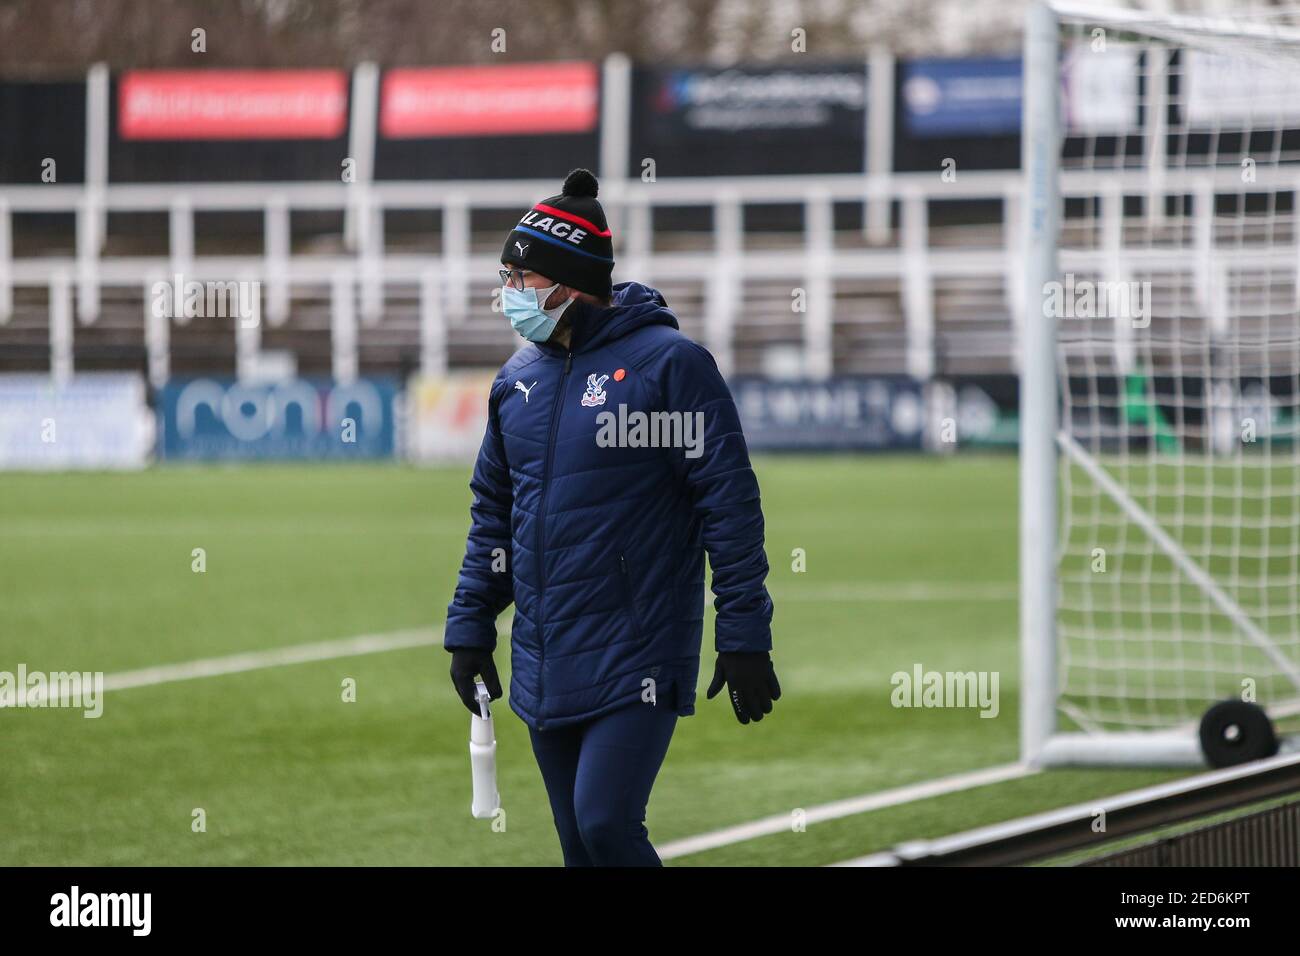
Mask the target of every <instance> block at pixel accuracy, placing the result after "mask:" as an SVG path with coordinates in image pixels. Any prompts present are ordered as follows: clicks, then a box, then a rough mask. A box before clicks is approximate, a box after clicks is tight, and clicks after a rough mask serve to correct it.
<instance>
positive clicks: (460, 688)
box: [451, 647, 501, 717]
mask: <svg viewBox="0 0 1300 956" xmlns="http://www.w3.org/2000/svg"><path fill="white" fill-rule="evenodd" d="M480 676H481V677H482V678H483V683H484V684H485V685H487V691H488V699H489V700H496V699H497V698H498V697H500V696H501V680H500V678H498V677H497V666H496V664H494V663H493V661H492V652H491V651H481V650H476V649H474V648H468V647H465V648H457V649H456V650H454V651H452V652H451V683H452V686H453V687H455V688H456V693H457V694H458V695H459V696H460V699H461V700H462V701H463V702H464V704H465V706H466V708H468V710H469V712H470V713H471V714H473V715H474V716H476V717H481V716H482V714H480V713H479V709H478V701H477V700H476V699H475V695H476V694H477V693H478V688H477V687H475V686H474V678H475V677H480Z"/></svg>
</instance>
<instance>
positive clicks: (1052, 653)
mask: <svg viewBox="0 0 1300 956" xmlns="http://www.w3.org/2000/svg"><path fill="white" fill-rule="evenodd" d="M1153 21H1155V22H1164V23H1168V24H1169V26H1170V28H1171V30H1177V31H1179V32H1180V33H1181V34H1182V35H1183V36H1187V35H1195V34H1197V33H1216V34H1217V33H1220V31H1233V32H1235V33H1237V34H1240V35H1249V33H1250V27H1249V26H1248V25H1246V26H1243V25H1242V24H1239V23H1234V22H1231V21H1228V20H1216V19H1211V18H1203V17H1187V16H1182V17H1180V16H1177V15H1165V14H1159V15H1157V14H1153V13H1150V12H1146V11H1142V12H1139V11H1133V10H1105V9H1100V8H1092V7H1088V6H1083V5H1080V4H1072V3H1068V2H1052V0H1038V2H1035V3H1034V4H1033V5H1031V7H1030V9H1029V11H1028V14H1027V18H1026V25H1025V38H1024V98H1023V111H1024V112H1023V126H1022V130H1023V137H1022V164H1021V169H1022V171H1023V175H1024V184H1025V188H1024V202H1023V207H1022V208H1023V210H1024V218H1023V226H1022V230H1021V242H1022V245H1021V264H1022V269H1023V274H1022V278H1023V283H1022V285H1021V287H1020V289H1019V293H1020V304H1021V310H1022V317H1023V318H1022V321H1021V322H1020V369H1021V371H1020V665H1021V685H1020V687H1021V691H1020V704H1021V712H1020V747H1021V759H1022V762H1023V763H1025V764H1027V765H1030V766H1059V765H1108V766H1123V765H1130V766H1201V765H1203V764H1204V757H1203V756H1202V754H1201V749H1200V743H1199V739H1198V733H1197V728H1196V727H1195V726H1191V727H1180V728H1178V729H1175V730H1156V731H1131V732H1130V731H1108V732H1097V733H1088V732H1082V731H1079V732H1074V731H1071V732H1062V731H1060V730H1058V691H1059V686H1058V685H1059V654H1060V650H1059V647H1058V639H1057V593H1058V591H1057V586H1058V581H1057V531H1058V477H1059V475H1058V460H1059V459H1060V457H1061V456H1063V457H1065V458H1066V459H1068V460H1069V461H1070V462H1071V465H1072V466H1075V467H1077V468H1079V469H1081V470H1082V471H1083V472H1084V473H1085V474H1087V475H1088V476H1089V477H1090V478H1091V479H1092V480H1093V481H1094V482H1095V483H1096V485H1097V487H1098V488H1099V490H1100V491H1101V493H1102V494H1104V495H1105V496H1106V497H1108V498H1110V499H1111V500H1112V501H1113V502H1114V503H1115V504H1116V505H1117V506H1118V507H1119V508H1120V509H1122V511H1123V512H1124V514H1125V516H1126V517H1127V519H1128V520H1129V521H1131V522H1132V523H1133V524H1134V525H1135V526H1137V527H1139V528H1141V529H1142V530H1143V531H1144V532H1145V533H1146V534H1147V535H1148V536H1149V538H1150V539H1151V541H1152V543H1153V544H1154V546H1155V547H1156V548H1158V549H1159V550H1160V551H1161V552H1162V553H1163V554H1164V555H1165V556H1167V557H1168V558H1169V559H1170V561H1172V562H1173V564H1174V565H1175V566H1177V568H1178V569H1179V571H1180V572H1181V573H1182V574H1183V575H1185V577H1186V578H1187V580H1188V581H1189V582H1190V583H1191V584H1193V585H1194V586H1195V587H1197V588H1198V589H1200V591H1201V592H1202V593H1204V595H1205V596H1206V598H1207V599H1208V600H1209V601H1210V602H1212V603H1213V604H1214V605H1215V607H1216V608H1218V610H1219V611H1220V612H1222V613H1223V614H1224V615H1225V617H1226V618H1227V619H1229V620H1231V621H1232V622H1233V623H1234V625H1236V627H1237V629H1238V630H1239V632H1240V633H1241V635H1242V636H1243V638H1244V639H1245V640H1248V641H1249V642H1250V643H1251V644H1253V645H1254V646H1255V647H1256V648H1257V649H1258V650H1260V651H1261V652H1262V653H1263V654H1264V655H1265V656H1266V657H1267V658H1268V659H1269V660H1270V661H1271V662H1272V664H1273V665H1274V666H1275V667H1277V668H1278V672H1279V673H1280V674H1282V675H1285V676H1286V677H1287V678H1288V679H1289V680H1290V681H1291V682H1292V683H1293V684H1294V685H1295V686H1296V687H1297V688H1300V668H1298V667H1297V664H1296V662H1294V661H1291V660H1289V659H1288V658H1287V657H1286V656H1285V655H1283V654H1282V652H1281V651H1280V650H1279V649H1278V648H1277V647H1276V646H1275V645H1274V644H1273V642H1272V641H1271V639H1270V638H1269V637H1268V635H1267V634H1265V633H1264V632H1263V631H1262V630H1261V629H1260V628H1259V627H1258V626H1256V624H1255V623H1254V622H1253V621H1252V620H1251V619H1250V617H1249V616H1248V615H1247V614H1246V613H1245V612H1244V611H1242V609H1241V608H1240V607H1239V606H1238V605H1237V604H1236V603H1235V602H1234V601H1233V599H1232V598H1231V597H1230V596H1229V595H1228V594H1227V593H1226V592H1225V591H1224V590H1223V589H1222V588H1221V587H1220V586H1219V585H1218V583H1217V582H1216V581H1215V580H1214V579H1213V578H1212V577H1211V576H1210V575H1209V574H1207V573H1206V572H1205V571H1204V570H1203V569H1202V568H1201V567H1200V566H1199V565H1197V563H1196V561H1195V560H1194V559H1193V558H1192V557H1190V556H1189V555H1188V554H1187V553H1186V551H1184V550H1183V548H1182V547H1181V546H1180V545H1179V544H1178V542H1176V541H1175V540H1174V539H1173V538H1172V537H1171V536H1170V535H1168V534H1167V533H1166V532H1165V531H1164V530H1163V529H1162V528H1161V526H1160V525H1159V523H1158V522H1157V521H1156V520H1154V519H1153V518H1152V517H1151V516H1150V515H1149V514H1147V513H1146V512H1145V511H1144V510H1143V508H1142V506H1141V505H1140V504H1139V503H1138V502H1136V501H1134V500H1133V499H1132V497H1131V496H1129V495H1128V494H1127V492H1126V491H1125V489H1124V488H1122V487H1121V486H1120V485H1119V484H1118V483H1117V482H1115V481H1114V480H1113V479H1111V477H1110V476H1109V474H1108V473H1107V471H1106V470H1105V468H1104V467H1103V466H1101V465H1100V464H1099V463H1098V462H1097V461H1096V460H1094V459H1093V458H1092V456H1091V455H1090V454H1089V452H1088V451H1087V450H1086V449H1084V448H1083V447H1081V446H1080V445H1078V444H1077V443H1075V442H1073V440H1072V439H1071V438H1070V436H1069V435H1068V434H1067V432H1066V431H1065V430H1064V429H1062V428H1061V423H1060V421H1059V418H1060V416H1059V405H1058V402H1059V398H1060V396H1059V389H1058V378H1057V375H1058V365H1057V329H1056V324H1057V320H1056V319H1054V318H1052V317H1050V316H1048V315H1045V310H1044V309H1042V308H1040V307H1038V304H1039V303H1042V302H1043V300H1044V289H1045V288H1046V287H1047V284H1048V283H1049V282H1059V281H1061V278H1062V276H1061V271H1060V268H1059V261H1058V251H1059V250H1058V242H1059V236H1060V230H1061V225H1062V222H1061V218H1062V206H1063V201H1062V189H1061V145H1062V118H1061V115H1060V112H1061V109H1060V101H1059V95H1058V84H1059V60H1058V57H1059V55H1060V50H1061V26H1062V24H1063V23H1070V24H1077V23H1080V22H1082V23H1085V24H1086V23H1094V22H1099V23H1107V24H1124V23H1125V22H1132V23H1137V22H1140V23H1141V24H1142V26H1143V27H1144V28H1150V27H1151V26H1152V24H1153ZM1278 32H1279V31H1278V30H1276V29H1272V30H1271V31H1270V35H1271V36H1272V37H1274V38H1276V37H1277V36H1278Z"/></svg>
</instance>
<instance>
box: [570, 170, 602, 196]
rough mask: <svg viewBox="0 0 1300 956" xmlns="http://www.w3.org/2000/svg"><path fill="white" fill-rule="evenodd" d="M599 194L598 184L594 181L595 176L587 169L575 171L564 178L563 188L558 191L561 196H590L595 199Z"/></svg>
mask: <svg viewBox="0 0 1300 956" xmlns="http://www.w3.org/2000/svg"><path fill="white" fill-rule="evenodd" d="M598 192H600V183H598V182H597V181H596V177H595V175H594V174H593V173H592V172H591V170H589V169H581V168H579V169H575V170H573V171H571V172H570V173H569V175H567V176H565V177H564V186H563V187H562V188H561V189H560V195H561V196H590V197H591V198H592V199H595V198H596V194H597V193H598Z"/></svg>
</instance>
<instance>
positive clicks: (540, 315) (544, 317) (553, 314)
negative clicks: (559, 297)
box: [501, 282, 573, 342]
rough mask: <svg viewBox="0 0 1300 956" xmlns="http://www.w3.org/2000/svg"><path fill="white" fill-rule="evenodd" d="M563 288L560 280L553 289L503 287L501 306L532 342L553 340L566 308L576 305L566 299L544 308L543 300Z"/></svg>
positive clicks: (516, 329) (518, 328)
mask: <svg viewBox="0 0 1300 956" xmlns="http://www.w3.org/2000/svg"><path fill="white" fill-rule="evenodd" d="M559 287H560V284H559V283H558V282H557V283H555V285H553V286H551V287H550V288H549V289H524V290H523V291H522V292H521V291H519V290H518V289H516V288H514V287H513V286H503V287H502V289H501V308H502V309H504V310H505V313H506V318H508V319H509V320H510V324H511V325H512V326H513V327H514V330H515V331H516V332H518V333H519V334H520V335H522V336H523V337H524V338H526V339H527V340H528V341H530V342H545V341H546V340H547V339H549V338H550V337H551V333H552V332H554V331H555V326H556V324H557V323H558V322H559V321H560V316H561V315H563V314H564V310H565V309H567V308H568V307H569V306H570V305H572V304H573V300H572V299H565V300H564V302H563V303H561V304H560V305H557V306H556V307H555V308H553V309H544V308H542V303H543V302H545V301H546V300H547V299H549V298H550V297H551V293H553V292H554V291H555V290H556V289H558V288H559Z"/></svg>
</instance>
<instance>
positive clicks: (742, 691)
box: [706, 651, 781, 724]
mask: <svg viewBox="0 0 1300 956" xmlns="http://www.w3.org/2000/svg"><path fill="white" fill-rule="evenodd" d="M723 681H726V683H727V688H728V689H729V690H730V691H731V706H732V707H733V708H734V709H735V711H736V719H737V720H738V721H740V722H741V723H742V724H747V723H749V722H750V721H751V720H755V721H757V720H762V719H763V715H764V714H770V713H771V712H772V701H774V700H780V699H781V684H780V683H779V682H778V681H777V679H776V669H775V668H773V666H772V659H771V658H770V657H769V656H768V655H767V652H766V651H759V652H757V653H753V652H751V653H739V652H730V653H720V654H718V663H717V664H716V665H715V666H714V668H713V683H711V684H709V691H708V694H707V695H706V699H708V700H713V698H714V697H715V696H716V695H717V693H718V691H720V690H722V682H723Z"/></svg>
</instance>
